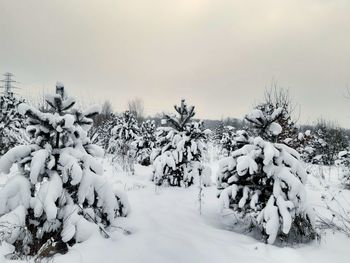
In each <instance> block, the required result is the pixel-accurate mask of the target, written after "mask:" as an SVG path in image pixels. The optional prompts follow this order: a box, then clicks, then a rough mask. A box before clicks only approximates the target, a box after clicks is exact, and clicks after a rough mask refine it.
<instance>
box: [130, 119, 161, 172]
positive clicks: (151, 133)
mask: <svg viewBox="0 0 350 263" xmlns="http://www.w3.org/2000/svg"><path fill="white" fill-rule="evenodd" d="M155 142H156V125H155V122H154V121H151V120H147V121H144V122H142V124H141V128H140V134H139V136H137V137H136V140H135V141H134V142H133V146H134V147H135V148H136V159H137V161H138V163H140V164H141V165H146V166H148V165H150V164H151V159H150V156H151V153H152V150H153V147H154V145H155Z"/></svg>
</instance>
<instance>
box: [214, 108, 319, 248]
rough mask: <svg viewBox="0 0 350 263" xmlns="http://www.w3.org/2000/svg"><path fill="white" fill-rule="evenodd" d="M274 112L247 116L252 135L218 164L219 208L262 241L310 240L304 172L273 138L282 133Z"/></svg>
mask: <svg viewBox="0 0 350 263" xmlns="http://www.w3.org/2000/svg"><path fill="white" fill-rule="evenodd" d="M282 112H283V109H282V108H277V109H275V110H274V111H264V110H261V108H260V109H259V108H258V109H255V110H254V111H253V113H251V114H249V115H247V117H246V120H247V121H249V122H250V123H251V124H252V125H253V127H254V128H255V129H257V133H258V134H260V135H262V136H263V138H262V137H260V136H257V137H250V138H249V139H248V140H246V143H245V144H244V143H242V144H241V146H240V147H241V148H239V149H237V150H236V151H234V152H232V153H231V156H229V157H226V158H224V159H222V160H221V161H220V163H219V173H218V182H217V185H218V189H219V190H220V191H219V197H220V200H221V204H222V209H230V210H233V211H234V213H235V214H236V215H237V218H238V219H240V221H239V222H240V223H241V224H243V225H245V227H246V228H245V229H246V230H253V229H260V230H261V234H262V235H263V237H264V238H266V240H267V242H268V243H270V244H272V243H274V242H275V241H276V238H277V237H278V238H279V240H281V241H291V242H303V241H308V240H311V239H314V238H315V231H314V228H313V219H312V214H311V213H310V212H309V208H308V205H307V200H306V190H305V187H304V185H305V183H306V180H307V173H306V170H305V169H304V167H303V164H302V162H301V160H300V156H299V154H298V152H297V151H295V150H294V149H292V148H290V147H288V146H287V145H285V144H284V143H277V142H275V141H276V140H277V138H278V136H279V135H280V134H281V133H282V125H281V124H279V123H278V120H279V118H278V116H280V114H281V113H282Z"/></svg>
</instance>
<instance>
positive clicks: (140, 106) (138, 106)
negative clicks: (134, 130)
mask: <svg viewBox="0 0 350 263" xmlns="http://www.w3.org/2000/svg"><path fill="white" fill-rule="evenodd" d="M128 109H129V111H130V112H131V113H132V114H133V115H134V116H135V118H136V119H137V121H138V122H141V121H142V120H143V119H144V109H145V108H144V103H143V100H142V99H140V98H134V99H132V100H129V102H128Z"/></svg>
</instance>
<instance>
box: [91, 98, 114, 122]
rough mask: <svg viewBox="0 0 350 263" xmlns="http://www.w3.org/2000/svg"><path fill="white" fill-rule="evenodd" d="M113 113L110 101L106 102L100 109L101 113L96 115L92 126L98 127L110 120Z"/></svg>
mask: <svg viewBox="0 0 350 263" xmlns="http://www.w3.org/2000/svg"><path fill="white" fill-rule="evenodd" d="M112 113H113V107H112V104H111V103H110V101H108V100H106V101H105V102H104V103H103V104H102V107H101V112H100V113H99V114H97V115H96V116H95V117H94V118H93V119H94V126H95V127H99V126H101V125H102V124H104V123H105V122H106V121H107V120H109V119H110V117H111V115H112Z"/></svg>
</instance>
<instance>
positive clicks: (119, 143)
mask: <svg viewBox="0 0 350 263" xmlns="http://www.w3.org/2000/svg"><path fill="white" fill-rule="evenodd" d="M139 132H140V130H139V126H138V122H137V120H136V118H135V116H134V115H133V114H132V113H131V112H129V111H125V112H124V113H123V114H122V116H120V117H117V118H116V119H115V126H114V127H113V128H112V129H111V138H110V140H109V146H108V153H110V154H113V155H114V157H115V158H114V159H115V161H117V162H118V163H119V164H121V165H122V167H123V169H124V171H131V172H132V173H134V162H135V155H136V148H135V146H134V144H133V142H134V141H135V140H136V138H137V136H138V134H139Z"/></svg>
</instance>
